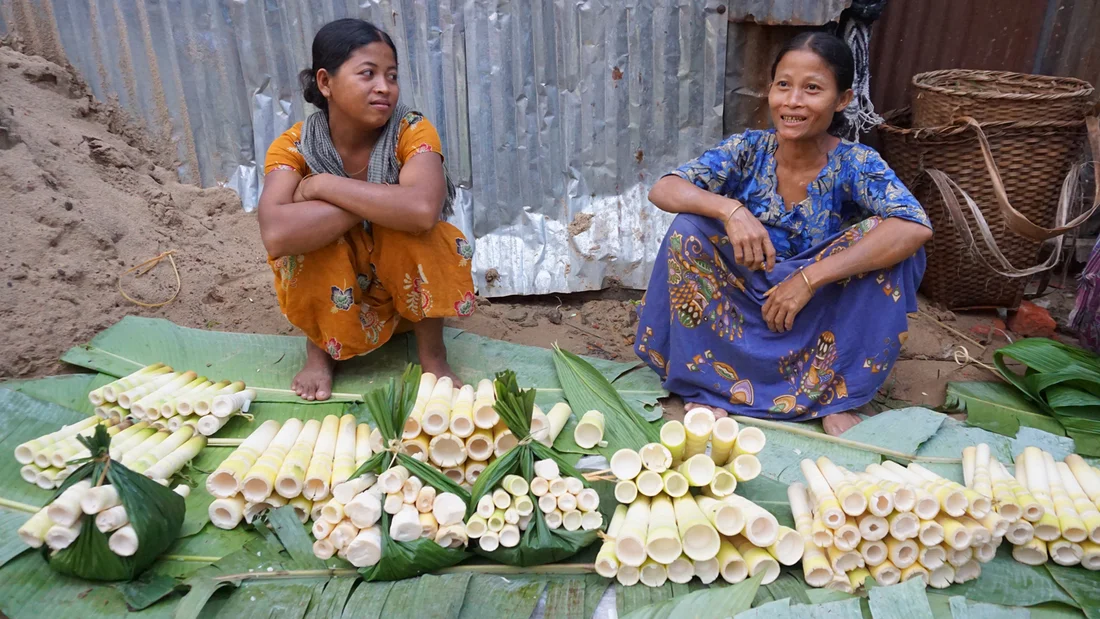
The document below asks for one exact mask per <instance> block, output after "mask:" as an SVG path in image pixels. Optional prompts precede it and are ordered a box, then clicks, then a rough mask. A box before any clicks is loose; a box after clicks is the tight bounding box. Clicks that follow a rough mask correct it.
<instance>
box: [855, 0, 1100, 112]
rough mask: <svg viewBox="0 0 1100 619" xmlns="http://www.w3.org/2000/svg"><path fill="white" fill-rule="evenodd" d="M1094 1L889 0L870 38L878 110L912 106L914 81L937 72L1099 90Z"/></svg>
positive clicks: (1097, 5) (1099, 6)
mask: <svg viewBox="0 0 1100 619" xmlns="http://www.w3.org/2000/svg"><path fill="white" fill-rule="evenodd" d="M1098 27H1100V2H1097V1H1096V0H1015V1H1013V2H1004V1H1003V0H923V1H921V2H905V1H899V0H892V1H891V2H889V3H888V4H887V5H886V10H885V12H884V13H883V15H882V18H881V19H880V20H879V21H878V23H876V24H875V26H874V31H873V35H872V37H871V61H872V66H871V94H872V100H873V101H874V103H875V107H876V109H878V110H880V111H882V110H890V109H894V108H898V107H904V106H906V105H909V100H910V94H911V93H910V82H911V80H912V78H913V75H915V74H917V73H921V72H923V71H935V70H939V69H955V68H966V69H989V70H996V71H1016V72H1020V73H1047V74H1053V75H1066V76H1072V77H1078V78H1081V79H1086V80H1089V81H1090V82H1092V83H1093V84H1094V85H1100V46H1098V45H1096V44H1095V40H1096V31H1097V28H1098Z"/></svg>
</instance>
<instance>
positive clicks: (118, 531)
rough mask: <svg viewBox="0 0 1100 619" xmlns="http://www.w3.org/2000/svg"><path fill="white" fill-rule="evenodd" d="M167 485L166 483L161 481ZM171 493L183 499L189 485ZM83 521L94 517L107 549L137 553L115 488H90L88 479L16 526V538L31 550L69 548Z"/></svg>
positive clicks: (133, 533) (134, 534) (135, 539)
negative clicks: (43, 546) (105, 537)
mask: <svg viewBox="0 0 1100 619" xmlns="http://www.w3.org/2000/svg"><path fill="white" fill-rule="evenodd" d="M161 483H162V484H164V485H167V483H168V482H167V481H163V480H162V482H161ZM174 492H175V493H176V494H178V495H180V496H182V497H184V498H186V497H187V495H188V494H190V492H191V488H190V487H188V486H183V485H180V486H176V488H175V490H174ZM84 518H93V519H94V520H95V525H96V528H97V529H99V531H100V532H102V533H104V534H107V535H108V538H107V547H108V548H109V549H110V550H111V552H113V553H115V554H116V555H119V556H120V557H129V556H133V554H134V553H136V552H137V550H138V535H137V532H136V531H135V530H134V527H133V526H131V525H130V518H129V516H128V515H127V514H126V508H125V507H124V506H123V505H122V502H121V500H120V499H119V496H118V491H117V490H116V489H115V487H114V486H111V485H102V486H97V487H92V482H91V481H90V480H87V479H85V480H81V481H79V482H77V483H75V484H73V485H72V486H69V488H67V489H66V490H65V491H64V492H62V493H61V494H60V495H58V497H57V498H56V499H54V501H53V502H52V503H50V504H49V505H47V506H46V507H43V508H42V509H41V510H39V511H38V512H37V513H35V514H34V515H33V516H31V517H30V519H29V520H27V522H26V523H24V524H23V526H21V527H19V531H18V534H19V539H21V540H23V543H25V544H26V545H28V546H30V547H31V548H41V547H42V545H43V544H44V545H46V547H48V548H49V549H50V550H55V551H56V550H62V549H64V548H68V547H69V546H70V545H71V544H72V543H73V542H75V541H76V539H77V538H78V537H79V536H80V533H81V531H82V530H83V527H84Z"/></svg>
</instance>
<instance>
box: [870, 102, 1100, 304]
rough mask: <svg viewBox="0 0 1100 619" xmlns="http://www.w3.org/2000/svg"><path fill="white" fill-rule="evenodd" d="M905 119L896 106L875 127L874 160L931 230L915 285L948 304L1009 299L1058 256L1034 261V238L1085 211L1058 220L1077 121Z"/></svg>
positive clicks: (1075, 158) (1075, 154) (1069, 189)
mask: <svg viewBox="0 0 1100 619" xmlns="http://www.w3.org/2000/svg"><path fill="white" fill-rule="evenodd" d="M909 121H910V118H909V112H908V110H900V111H896V112H893V113H890V114H887V116H886V123H884V124H883V125H880V127H879V131H880V135H881V136H882V145H883V155H884V157H885V158H886V160H887V161H888V162H889V163H890V165H891V166H892V167H893V168H894V170H895V171H896V172H897V174H898V176H899V177H900V178H901V180H902V181H903V182H904V183H905V184H906V185H907V186H908V187H909V188H910V189H911V190H912V191H913V193H914V195H915V196H916V197H917V199H918V200H919V201H920V202H921V204H922V205H923V206H924V208H925V210H926V211H927V212H928V215H929V217H930V218H931V220H932V225H933V226H934V227H935V237H934V238H933V239H932V241H931V242H930V243H929V244H928V246H927V250H928V268H927V271H926V273H925V276H924V283H923V285H922V290H923V291H924V292H925V294H927V295H928V296H929V297H930V298H932V299H933V300H935V301H939V302H942V303H944V304H946V305H947V306H948V307H951V308H953V309H968V308H978V307H1008V308H1015V307H1017V306H1019V303H1020V301H1021V300H1022V298H1023V293H1024V287H1025V286H1026V284H1027V278H1026V277H1027V276H1028V275H1031V274H1034V273H1038V272H1041V271H1043V270H1046V269H1048V268H1050V267H1051V266H1053V265H1054V263H1055V262H1056V261H1057V259H1058V254H1057V253H1055V254H1054V255H1052V256H1051V259H1048V260H1047V261H1046V262H1045V263H1044V264H1037V263H1038V261H1039V255H1040V249H1041V247H1042V245H1043V241H1044V240H1045V239H1051V238H1055V237H1058V236H1059V235H1060V234H1062V233H1064V232H1065V231H1066V230H1069V229H1072V228H1073V227H1075V226H1077V225H1080V224H1081V223H1083V222H1084V221H1085V220H1086V219H1087V218H1088V216H1089V215H1091V214H1092V211H1093V210H1095V207H1093V209H1090V210H1089V212H1087V213H1085V214H1084V215H1082V216H1081V217H1078V218H1076V219H1075V220H1074V221H1072V222H1066V219H1068V217H1067V214H1068V205H1069V203H1070V202H1071V201H1072V199H1071V196H1072V194H1073V191H1074V190H1075V189H1076V184H1077V183H1076V179H1077V176H1076V173H1077V171H1079V170H1080V167H1079V166H1077V165H1076V164H1077V163H1078V162H1079V161H1080V160H1081V157H1082V154H1083V149H1084V146H1085V144H1086V140H1085V137H1086V134H1087V130H1086V122H1085V121H1084V120H1078V121H1076V122H1067V121H1053V122H1051V121H1041V122H1037V121H1032V122H1027V123H1023V122H1002V123H986V124H979V123H977V122H976V121H973V119H968V121H967V122H962V123H956V124H954V125H949V126H944V127H933V128H926V129H914V128H910V126H909V125H910V122H909ZM1090 122H1092V124H1093V125H1095V119H1090ZM1097 133H1098V134H1100V131H1097ZM1095 137H1096V141H1095V142H1094V145H1093V150H1094V151H1097V150H1100V135H1098V136H1095ZM1097 200H1098V201H1100V195H1098V196H1097ZM1055 245H1056V248H1055V249H1054V251H1055V252H1059V251H1060V248H1061V242H1060V240H1059V241H1057V242H1056V243H1055Z"/></svg>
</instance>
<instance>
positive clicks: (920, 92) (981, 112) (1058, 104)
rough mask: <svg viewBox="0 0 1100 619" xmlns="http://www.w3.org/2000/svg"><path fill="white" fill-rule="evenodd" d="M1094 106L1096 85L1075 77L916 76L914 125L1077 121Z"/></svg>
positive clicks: (961, 72) (953, 72) (957, 72)
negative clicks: (967, 119)
mask: <svg viewBox="0 0 1100 619" xmlns="http://www.w3.org/2000/svg"><path fill="white" fill-rule="evenodd" d="M1094 105H1095V102H1094V100H1093V87H1092V85H1090V84H1089V83H1088V82H1086V81H1083V80H1079V79H1075V78H1072V77H1053V76H1050V75H1027V74H1024V73H1010V72H1008V71H976V70H970V69H947V70H944V71H930V72H928V73H918V74H917V75H914V76H913V125H912V126H913V127H942V126H944V125H950V124H952V123H954V122H955V121H957V120H959V119H961V118H964V117H970V118H973V119H975V120H977V121H978V122H980V123H983V124H984V123H993V122H1012V121H1020V122H1030V121H1033V120H1036V118H1042V119H1043V120H1050V121H1067V122H1075V121H1079V120H1081V119H1082V118H1084V117H1085V116H1088V115H1089V113H1090V111H1091V110H1092V108H1093V106H1094Z"/></svg>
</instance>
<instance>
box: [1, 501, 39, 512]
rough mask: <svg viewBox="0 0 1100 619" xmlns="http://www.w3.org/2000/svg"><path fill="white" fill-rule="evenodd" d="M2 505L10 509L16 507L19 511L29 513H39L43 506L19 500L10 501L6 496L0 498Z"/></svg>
mask: <svg viewBox="0 0 1100 619" xmlns="http://www.w3.org/2000/svg"><path fill="white" fill-rule="evenodd" d="M0 507H7V508H8V509H14V510H15V511H17V512H26V513H28V514H37V513H38V512H39V510H41V509H42V508H41V507H35V506H34V505H28V504H26V503H20V502H18V501H9V500H8V499H4V498H0Z"/></svg>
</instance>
